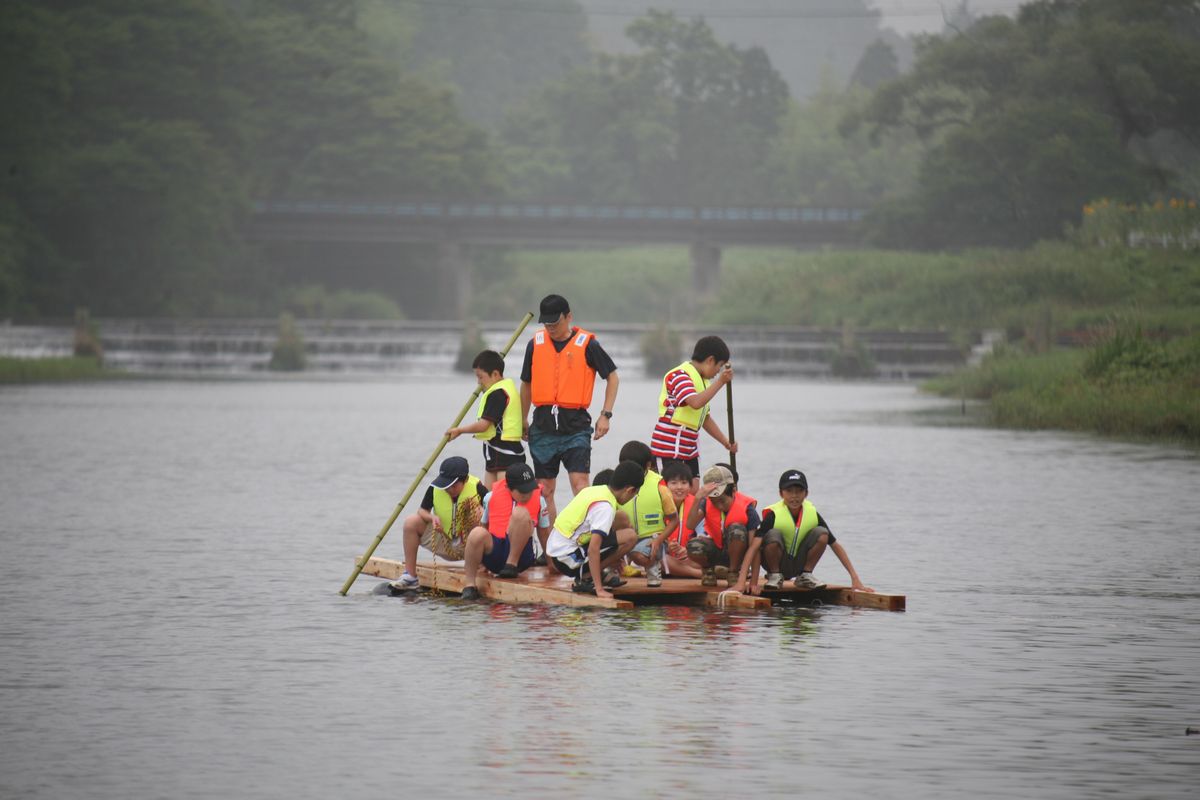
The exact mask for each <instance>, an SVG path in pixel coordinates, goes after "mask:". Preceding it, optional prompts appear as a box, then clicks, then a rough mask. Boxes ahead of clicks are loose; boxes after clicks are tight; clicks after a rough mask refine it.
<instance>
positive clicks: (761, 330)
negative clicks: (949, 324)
mask: <svg viewBox="0 0 1200 800" xmlns="http://www.w3.org/2000/svg"><path fill="white" fill-rule="evenodd" d="M94 322H95V323H96V325H97V327H98V330H99V337H100V342H101V345H102V346H103V348H104V354H105V361H106V363H107V364H108V365H110V366H112V367H116V368H120V369H125V370H129V371H133V372H146V373H168V374H188V373H192V374H195V373H200V374H211V375H236V374H253V373H255V372H261V371H264V370H266V368H267V362H268V361H269V360H270V357H271V351H272V348H273V347H274V345H275V342H276V340H277V339H278V328H279V325H278V322H277V321H276V320H273V319H193V320H164V319H97V320H94ZM468 325H475V327H476V328H477V330H478V331H479V333H480V335H481V336H482V337H483V341H484V343H485V344H486V345H487V346H489V347H497V346H500V345H502V344H503V342H504V341H505V340H506V339H507V337H508V336H509V335H510V334H511V332H512V323H511V322H483V323H477V324H476V323H462V322H458V321H450V322H413V321H390V320H297V322H296V328H297V330H298V332H299V333H300V335H301V337H302V338H303V340H304V343H305V351H306V355H307V361H308V370H309V371H310V372H312V373H315V374H324V375H332V374H339V373H341V374H357V375H363V376H366V375H387V374H402V373H413V374H422V375H429V374H441V373H445V372H446V371H448V370H449V369H450V368H451V367H452V365H453V364H454V362H455V359H456V358H457V356H458V352H459V349H460V347H461V346H462V341H463V337H464V331H465V329H466V328H467V326H468ZM588 327H589V329H590V330H593V331H595V332H596V334H597V335H598V336H599V337H600V340H601V341H602V342H603V343H604V347H605V349H606V350H608V351H609V353H610V354H611V355H612V357H613V359H614V361H616V363H617V365H618V367H619V368H621V369H622V370H623V371H624V372H625V373H626V374H630V373H633V374H642V373H643V372H645V370H646V363H645V357H644V356H643V353H642V346H641V341H642V338H643V337H644V336H645V335H646V334H647V333H648V332H651V331H652V330H654V328H655V326H653V325H647V324H618V323H612V324H596V325H590V326H588ZM670 329H671V331H673V332H674V333H677V334H678V337H679V342H680V349H679V352H678V357H679V359H682V358H683V357H685V356H686V355H687V353H686V352H684V351H685V350H686V351H688V352H690V348H691V344H692V343H693V342H694V341H695V339H696V338H697V337H699V336H702V335H705V334H709V333H712V334H717V335H719V336H721V337H722V338H724V339H725V340H726V342H728V343H729V346H730V349H731V351H732V352H733V354H734V356H733V361H734V363H735V365H736V367H737V369H738V371H739V373H740V374H742V375H747V376H764V377H785V378H786V377H797V378H801V377H803V378H821V377H830V376H833V375H835V374H837V372H838V371H839V370H838V365H839V364H845V363H846V361H847V359H848V358H857V359H859V360H860V361H861V362H863V363H865V364H868V365H869V366H870V367H871V368H872V371H873V374H874V376H875V377H878V378H882V379H887V380H917V379H922V378H927V377H931V376H934V375H940V374H943V373H947V372H951V371H953V370H955V369H957V368H959V367H961V366H962V365H963V364H964V361H965V356H964V353H963V351H962V349H961V348H960V347H959V346H958V345H956V344H955V343H954V342H953V341H951V339H950V337H949V335H948V334H947V333H945V332H942V331H872V330H857V331H855V330H850V329H822V328H804V327H793V326H724V327H720V326H717V327H712V326H706V327H704V329H703V330H701V329H699V328H696V327H694V326H688V325H672V326H671V328H670ZM531 333H532V328H531V329H529V330H528V331H527V333H526V335H525V336H523V337H522V338H521V340H520V341H519V342H518V346H517V347H516V348H514V350H513V353H512V354H510V357H509V359H510V362H512V363H513V364H515V363H516V362H517V360H518V359H519V358H520V354H521V353H522V352H523V350H522V349H521V348H522V346H523V345H524V342H525V341H526V340H527V339H528V336H529V334H531ZM72 343H73V329H72V327H71V326H70V325H66V324H62V325H55V324H50V325H0V355H9V356H18V357H26V358H30V357H40V356H65V355H70V354H71V351H72ZM652 371H653V370H652Z"/></svg>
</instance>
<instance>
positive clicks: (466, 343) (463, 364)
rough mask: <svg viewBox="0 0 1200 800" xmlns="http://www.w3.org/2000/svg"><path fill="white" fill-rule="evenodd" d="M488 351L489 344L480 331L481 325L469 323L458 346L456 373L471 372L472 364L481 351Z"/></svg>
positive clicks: (455, 363) (455, 361) (455, 360)
mask: <svg viewBox="0 0 1200 800" xmlns="http://www.w3.org/2000/svg"><path fill="white" fill-rule="evenodd" d="M486 349H487V342H485V341H484V340H483V334H482V333H480V331H479V323H477V322H468V323H467V324H466V327H464V328H463V333H462V339H461V341H460V342H459V345H458V357H457V358H455V359H454V371H455V372H470V371H471V364H472V362H474V361H475V356H477V355H479V353H480V351H482V350H486Z"/></svg>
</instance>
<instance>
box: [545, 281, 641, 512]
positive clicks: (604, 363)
mask: <svg viewBox="0 0 1200 800" xmlns="http://www.w3.org/2000/svg"><path fill="white" fill-rule="evenodd" d="M539 310H540V316H539V317H538V322H540V323H542V326H543V327H542V330H540V331H537V332H536V333H535V334H534V335H533V338H532V339H531V340H530V341H529V344H528V345H527V346H526V348H525V362H524V364H523V365H522V367H521V412H522V415H523V417H524V418H525V427H526V430H527V431H528V436H529V452H530V454H531V455H532V456H533V469H534V474H536V475H537V478H538V482H539V483H540V484H541V486H542V495H543V496H544V497H545V498H546V502H547V504H548V505H549V508H550V519H554V518H555V516H556V513H557V509H556V507H555V503H554V487H555V484H556V482H557V480H558V471H559V466H560V464H561V465H562V466H564V467H566V469H567V477H568V478H569V479H570V481H571V493H572V496H574V495H576V494H579V492H580V491H581V490H582V489H584V488H586V487H587V486H588V485H589V483H590V479H589V474H590V473H591V469H592V441H593V440H594V439H599V438H601V437H602V436H604V435H605V434H606V433H608V429H609V420H611V419H612V414H613V405H614V404H615V403H616V401H617V386H618V383H619V381H618V378H617V366H616V364H614V363H613V361H612V359H611V358H609V355H608V353H606V352H605V351H604V348H603V347H601V346H600V343H599V342H597V341H596V337H595V335H594V334H592V333H591V332H590V331H586V330H583V329H582V328H577V327H575V325H574V324H573V322H574V317H573V316H572V314H571V306H570V304H569V303H568V302H567V300H566V298H565V297H562V296H561V295H557V294H550V295H546V296H545V297H544V298H542V302H541V306H540V309H539ZM597 373H599V375H600V377H601V378H603V379H604V384H605V388H604V405H603V407H602V408H601V410H600V416H599V417H598V418H597V419H596V427H595V430H594V434H593V428H592V417H591V415H590V414H589V413H588V407H589V406H590V405H591V404H592V386H593V383H594V381H595V379H596V375H597ZM531 405H532V406H533V418H532V419H530V418H529V407H530V406H531Z"/></svg>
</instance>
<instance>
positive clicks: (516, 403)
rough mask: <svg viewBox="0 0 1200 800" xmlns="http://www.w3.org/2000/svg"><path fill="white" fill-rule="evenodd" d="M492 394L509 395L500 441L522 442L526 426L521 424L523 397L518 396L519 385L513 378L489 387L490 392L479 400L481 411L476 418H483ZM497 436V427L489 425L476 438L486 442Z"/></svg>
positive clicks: (502, 421) (501, 422)
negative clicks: (489, 396)
mask: <svg viewBox="0 0 1200 800" xmlns="http://www.w3.org/2000/svg"><path fill="white" fill-rule="evenodd" d="M492 392H504V393H505V394H506V395H508V405H507V406H505V407H504V416H503V417H502V418H501V420H500V428H501V430H502V433H501V434H500V441H502V442H519V441H521V434H522V433H524V431H523V428H524V425H522V424H521V397H520V395H518V394H517V385H516V384H515V383H513V381H512V378H503V379H501V380H498V381H496V382H495V383H493V384H492V385H491V386H490V387H488V390H487V391H486V392H484V393H483V397H480V398H479V411H478V412H476V414H475V416H477V417H482V416H483V407H484V406H485V405H487V399H488V395H490V394H491V393H492ZM495 435H496V426H495V425H492V424H490V423H489V424H488V426H487V430H483V431H480V432H479V433H477V434H475V438H476V439H483V440H484V441H485V442H486V441H488V440H489V439H491V438H492V437H493V436H495Z"/></svg>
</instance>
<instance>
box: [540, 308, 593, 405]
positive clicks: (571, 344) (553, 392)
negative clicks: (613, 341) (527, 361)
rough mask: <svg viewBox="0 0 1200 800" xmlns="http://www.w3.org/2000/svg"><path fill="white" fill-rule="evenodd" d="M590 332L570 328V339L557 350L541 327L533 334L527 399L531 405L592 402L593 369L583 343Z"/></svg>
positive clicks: (586, 343) (587, 339) (586, 344)
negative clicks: (530, 381) (528, 398)
mask: <svg viewBox="0 0 1200 800" xmlns="http://www.w3.org/2000/svg"><path fill="white" fill-rule="evenodd" d="M592 336H593V334H592V333H591V332H590V331H585V330H584V329H583V328H574V329H573V330H572V331H571V338H570V340H569V341H568V342H567V344H566V346H565V347H563V349H562V352H559V351H558V350H556V349H555V348H554V341H553V340H552V339H551V338H550V335H549V334H548V333H546V331H545V329H542V330H540V331H538V332H537V333H535V334H534V335H533V362H532V364H531V365H530V369H531V371H532V378H533V383H532V384H531V385H530V399H531V400H532V401H533V404H534V405H535V406H558V407H559V408H587V407H588V406H590V405H591V404H592V387H593V385H595V383H596V370H594V369H592V368H591V367H589V366H588V363H587V346H588V342H590V341H591V340H592Z"/></svg>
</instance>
